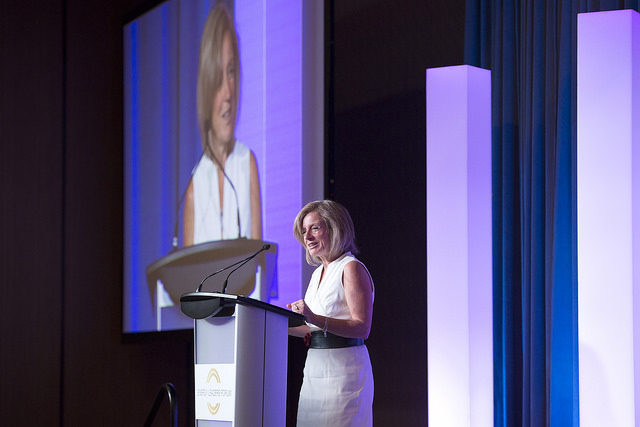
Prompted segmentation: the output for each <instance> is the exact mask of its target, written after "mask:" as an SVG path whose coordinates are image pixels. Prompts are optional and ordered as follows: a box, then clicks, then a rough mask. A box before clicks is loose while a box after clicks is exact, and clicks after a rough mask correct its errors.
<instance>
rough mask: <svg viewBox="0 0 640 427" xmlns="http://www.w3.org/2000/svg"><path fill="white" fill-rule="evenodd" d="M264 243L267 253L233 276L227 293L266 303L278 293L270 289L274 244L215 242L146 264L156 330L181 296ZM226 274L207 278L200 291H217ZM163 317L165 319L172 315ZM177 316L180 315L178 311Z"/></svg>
mask: <svg viewBox="0 0 640 427" xmlns="http://www.w3.org/2000/svg"><path fill="white" fill-rule="evenodd" d="M265 244H269V245H271V247H270V249H269V250H267V251H265V252H262V253H261V254H259V255H258V256H256V257H255V258H254V259H252V260H251V261H250V262H248V263H247V264H246V265H244V266H243V267H242V268H240V269H239V270H237V271H236V272H234V273H233V276H232V278H233V280H230V281H229V287H228V289H227V292H229V293H230V294H237V295H246V296H251V297H252V298H256V299H259V300H261V301H268V300H269V298H270V297H272V296H274V293H275V292H276V291H277V289H275V288H274V286H273V283H275V280H274V278H275V276H276V255H277V245H276V244H275V243H269V242H263V241H262V240H254V239H246V238H239V239H232V240H217V241H212V242H205V243H200V244H197V245H193V246H186V247H184V248H180V249H178V250H175V251H173V252H170V253H169V254H167V255H166V256H164V257H162V258H160V259H158V260H156V261H154V262H153V263H151V264H149V265H148V266H147V270H146V273H147V285H148V286H149V294H150V295H151V300H152V301H153V304H154V309H155V310H156V319H157V329H158V330H162V329H163V325H162V318H163V311H167V307H168V309H169V310H170V309H171V308H173V307H175V306H177V305H178V301H180V297H181V295H182V294H184V293H186V292H191V291H194V290H195V289H196V288H197V287H198V284H199V283H200V282H201V281H202V279H204V278H205V277H206V276H207V275H209V274H211V273H213V272H215V271H218V270H220V269H221V268H224V267H227V266H229V265H232V264H234V263H237V262H238V261H241V260H243V259H245V258H246V257H248V256H250V255H251V254H253V253H255V252H257V251H258V250H259V249H260V248H262V247H263V246H264V245H265ZM229 271H231V270H229ZM229 271H226V272H223V273H222V274H220V275H217V276H214V277H211V278H210V279H208V280H207V281H206V282H205V283H204V286H203V289H205V290H216V291H220V290H221V289H222V282H224V278H225V277H226V274H228V272H229ZM167 295H168V297H169V300H167ZM164 314H165V317H166V315H169V314H171V313H164ZM178 315H179V316H182V314H180V313H179V312H178ZM173 317H175V314H173ZM169 318H171V317H169ZM186 320H188V319H186ZM189 327H190V326H189Z"/></svg>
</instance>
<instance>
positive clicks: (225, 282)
mask: <svg viewBox="0 0 640 427" xmlns="http://www.w3.org/2000/svg"><path fill="white" fill-rule="evenodd" d="M269 248H271V245H269V244H266V245H263V246H262V248H260V250H259V251H258V252H256V253H254V254H253V255H251V256H249V257H247V258H245V259H242V260H240V261H238V262H234V263H233V264H231V265H228V266H226V267H223V268H221V269H220V270H218V271H214V272H213V273H211V274H209V275H208V276H206V277H205V278H204V279H202V282H200V286H198V289H196V292H200V291H201V290H202V285H203V284H204V282H205V280H207V279H208V278H209V277H211V276H215V275H216V274H218V273H222V272H223V271H225V270H228V269H230V268H232V267H235V266H236V265H238V264H240V265H238V267H236V268H235V269H234V270H232V271H231V273H229V275H228V276H227V278H226V279H225V281H224V286H223V288H222V293H225V291H226V290H227V282H228V281H229V276H231V274H232V273H233V272H234V271H236V270H237V269H239V268H240V267H242V266H243V265H245V264H246V263H248V262H249V261H251V260H252V259H253V258H255V257H256V256H258V254H260V253H261V252H264V251H267V250H269Z"/></svg>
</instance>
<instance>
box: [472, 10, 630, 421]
mask: <svg viewBox="0 0 640 427" xmlns="http://www.w3.org/2000/svg"><path fill="white" fill-rule="evenodd" d="M617 9H635V10H638V1H637V0H635V1H620V0H619V1H605V0H603V1H587V0H556V1H540V0H515V1H514V0H467V2H466V28H465V62H466V63H467V64H469V65H474V66H477V67H481V68H486V69H489V70H491V72H492V77H491V78H492V97H493V98H492V140H493V141H492V162H493V164H492V180H493V184H492V185H493V250H494V253H493V260H494V261H493V266H494V267H493V274H494V291H493V302H494V402H495V407H494V411H495V425H496V426H514V427H515V426H518V427H519V426H535V427H538V426H558V427H566V426H578V425H579V406H578V339H577V322H578V313H577V251H576V235H577V221H576V49H577V43H576V42H577V14H578V13H581V12H596V11H604V10H617Z"/></svg>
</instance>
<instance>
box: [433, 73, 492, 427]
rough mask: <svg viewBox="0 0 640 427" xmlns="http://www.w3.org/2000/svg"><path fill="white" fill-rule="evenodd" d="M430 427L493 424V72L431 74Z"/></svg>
mask: <svg viewBox="0 0 640 427" xmlns="http://www.w3.org/2000/svg"><path fill="white" fill-rule="evenodd" d="M426 95H427V100H426V102H427V325H428V351H429V353H428V387H429V425H434V426H441V425H456V426H492V425H493V330H492V299H491V298H492V271H491V268H492V267H491V265H492V260H491V254H492V242H491V73H490V72H489V71H487V70H483V69H479V68H474V67H470V66H457V67H445V68H435V69H429V70H427V73H426Z"/></svg>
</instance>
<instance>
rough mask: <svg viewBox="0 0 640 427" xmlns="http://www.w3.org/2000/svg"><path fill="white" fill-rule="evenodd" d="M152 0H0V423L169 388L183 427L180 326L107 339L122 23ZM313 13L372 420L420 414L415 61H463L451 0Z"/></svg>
mask: <svg viewBox="0 0 640 427" xmlns="http://www.w3.org/2000/svg"><path fill="white" fill-rule="evenodd" d="M306 1H312V0H306ZM156 3H157V2H156ZM152 4H154V3H150V2H148V1H143V0H96V1H91V2H87V1H81V0H56V1H53V0H52V1H37V2H19V1H17V0H0V85H1V86H0V138H1V143H0V178H1V180H0V188H1V192H0V204H1V206H0V286H1V292H2V293H1V296H0V416H1V417H2V420H1V422H2V424H3V425H21V426H32V425H33V426H45V425H46V426H52V425H60V426H83V425H95V426H113V425H123V426H129V425H131V426H138V425H142V424H143V422H144V420H145V418H146V416H147V414H148V412H149V410H150V409H151V406H152V404H153V401H154V399H155V397H156V394H157V393H158V390H159V389H160V386H161V385H162V384H163V383H166V382H171V383H173V384H174V385H175V386H176V389H177V393H178V402H179V410H180V412H179V415H180V419H179V422H180V425H193V398H192V387H193V384H192V377H191V376H192V369H193V367H192V363H193V351H192V346H193V342H192V338H191V334H189V333H183V332H176V333H166V334H163V335H160V336H159V335H154V334H149V335H146V334H142V335H136V336H133V337H131V336H123V334H122V320H121V318H122V227H123V221H122V217H123V214H122V208H123V194H122V192H123V190H122V189H123V176H122V172H123V167H122V162H123V150H122V135H123V122H122V117H123V111H122V25H123V23H124V22H125V19H127V18H131V17H133V16H134V15H135V14H136V13H138V12H141V11H144V10H146V9H148V8H149V7H150V6H151V5H152ZM328 10H329V12H330V15H331V16H332V19H331V18H329V21H328V28H332V33H333V43H332V48H333V49H332V50H330V51H332V52H333V61H332V68H329V70H330V72H329V73H328V75H327V77H328V81H329V82H331V83H332V86H331V87H332V88H333V90H332V96H331V97H330V98H329V99H330V103H329V105H328V111H329V112H330V114H329V120H328V123H329V126H328V135H329V144H328V158H327V160H328V165H329V168H328V171H329V173H328V176H327V191H328V192H330V193H331V195H332V196H333V197H334V198H335V199H336V200H337V201H339V202H341V203H342V204H344V205H345V206H346V207H347V208H348V209H349V210H350V212H351V214H352V216H353V219H354V222H355V224H356V233H357V236H358V243H359V246H360V249H361V254H360V258H361V259H362V260H363V261H364V262H365V263H366V264H367V266H368V267H369V269H370V271H371V273H372V275H373V277H374V280H375V283H376V301H375V309H374V321H373V330H372V333H371V337H370V339H369V340H368V341H367V343H368V346H369V351H370V354H371V359H372V363H373V369H374V377H375V382H376V387H375V402H374V419H375V424H376V425H378V426H388V425H393V426H420V425H426V424H427V365H426V362H427V348H426V319H427V316H426V196H425V192H426V178H425V176H426V171H425V164H426V158H425V153H426V145H425V132H426V130H425V93H424V89H425V69H426V68H431V67H439V66H446V65H459V64H462V63H463V57H464V45H463V41H464V0H412V1H408V0H406V1H393V2H391V1H388V0H342V1H335V3H334V4H333V6H329V7H328ZM292 220H293V218H292ZM303 360H304V347H303V346H301V345H300V343H299V342H293V343H292V345H291V347H290V379H289V381H290V390H293V391H294V392H295V388H296V387H297V386H298V384H299V376H300V373H299V369H301V364H302V361H303ZM166 411H167V409H166V403H165V406H163V408H162V410H161V413H160V416H161V418H158V420H157V422H156V425H166V424H167V423H166V418H167V416H166Z"/></svg>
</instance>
